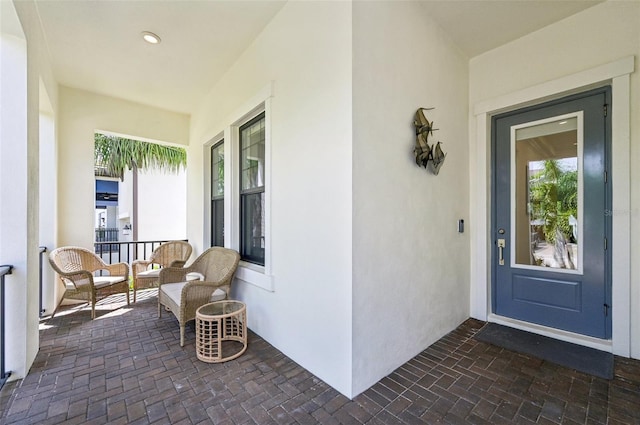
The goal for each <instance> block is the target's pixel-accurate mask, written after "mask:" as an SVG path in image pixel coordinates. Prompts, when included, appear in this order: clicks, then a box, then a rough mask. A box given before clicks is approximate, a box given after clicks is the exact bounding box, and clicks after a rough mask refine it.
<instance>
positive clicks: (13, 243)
mask: <svg viewBox="0 0 640 425" xmlns="http://www.w3.org/2000/svg"><path fill="white" fill-rule="evenodd" d="M0 8H1V9H0V16H1V19H2V26H1V29H2V34H1V37H2V41H1V43H2V48H1V49H0V55H1V60H0V66H1V68H2V69H1V71H0V75H1V76H2V79H1V84H2V88H1V91H2V96H1V97H0V102H1V107H0V110H1V111H2V112H1V116H0V121H1V125H0V127H1V131H2V134H1V137H0V170H2V171H1V173H0V197H1V198H2V200H3V201H2V203H1V204H0V205H1V206H0V261H1V262H2V263H3V264H11V265H13V266H14V271H13V273H12V274H11V275H9V276H7V278H6V294H5V296H6V299H5V300H4V302H5V305H7V306H8V307H7V311H6V323H5V327H6V341H7V342H8V344H7V347H6V370H7V371H11V372H12V375H11V378H10V379H11V380H13V379H18V378H22V377H24V376H25V375H26V373H27V372H28V370H29V367H30V366H31V363H32V362H33V359H34V358H35V356H36V353H37V352H38V348H39V337H38V310H39V303H38V291H39V287H38V261H39V252H38V245H39V214H40V207H39V204H40V200H39V150H40V90H46V91H47V95H48V97H49V101H50V104H51V105H50V106H51V108H50V112H53V111H55V110H56V107H57V86H56V84H55V80H54V79H53V74H52V71H51V67H50V64H49V62H48V58H47V55H48V51H47V49H46V44H45V43H44V38H43V35H42V32H41V28H40V26H39V19H38V16H37V12H36V8H35V5H34V4H33V2H31V1H25V2H18V3H15V4H14V3H13V2H2V5H1V6H0ZM27 41H28V42H27ZM41 82H42V83H41Z"/></svg>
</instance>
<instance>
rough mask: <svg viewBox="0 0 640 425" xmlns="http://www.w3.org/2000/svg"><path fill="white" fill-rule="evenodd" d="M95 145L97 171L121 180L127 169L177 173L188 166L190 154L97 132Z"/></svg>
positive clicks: (177, 149)
mask: <svg viewBox="0 0 640 425" xmlns="http://www.w3.org/2000/svg"><path fill="white" fill-rule="evenodd" d="M94 142H95V154H94V160H95V166H96V168H104V169H106V171H107V174H108V175H111V176H117V177H120V179H121V180H122V179H123V178H124V171H125V170H126V169H133V168H137V169H141V170H144V169H147V170H148V169H162V170H166V171H168V172H172V173H177V172H178V171H180V169H181V168H186V166H187V152H186V150H185V149H183V148H178V147H173V146H163V145H158V144H156V143H148V142H140V141H136V140H131V139H125V138H122V137H116V136H109V135H105V134H99V133H96V135H95V140H94Z"/></svg>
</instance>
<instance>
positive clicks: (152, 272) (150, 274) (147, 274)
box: [136, 269, 204, 280]
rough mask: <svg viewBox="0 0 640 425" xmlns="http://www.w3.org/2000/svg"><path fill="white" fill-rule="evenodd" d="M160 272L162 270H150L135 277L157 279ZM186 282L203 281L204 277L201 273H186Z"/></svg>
mask: <svg viewBox="0 0 640 425" xmlns="http://www.w3.org/2000/svg"><path fill="white" fill-rule="evenodd" d="M160 270H162V269H150V270H145V271H143V272H140V273H137V274H136V276H137V277H156V278H157V277H159V276H160ZM187 280H204V276H203V275H202V273H198V272H191V273H187Z"/></svg>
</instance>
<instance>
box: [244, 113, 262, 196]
mask: <svg viewBox="0 0 640 425" xmlns="http://www.w3.org/2000/svg"><path fill="white" fill-rule="evenodd" d="M264 163H265V132H264V115H261V116H259V117H258V118H257V121H256V120H253V121H250V122H249V123H248V124H246V125H245V126H243V127H241V128H240V169H241V180H242V181H241V185H240V188H241V190H248V189H256V188H259V187H263V186H264Z"/></svg>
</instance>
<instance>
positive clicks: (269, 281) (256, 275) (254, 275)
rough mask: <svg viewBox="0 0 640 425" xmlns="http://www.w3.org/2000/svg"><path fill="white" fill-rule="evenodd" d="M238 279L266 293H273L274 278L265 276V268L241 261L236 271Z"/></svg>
mask: <svg viewBox="0 0 640 425" xmlns="http://www.w3.org/2000/svg"><path fill="white" fill-rule="evenodd" d="M236 279H239V280H242V281H243V282H247V283H249V284H251V285H254V286H257V287H258V288H261V289H264V290H265V291H269V292H273V291H274V290H273V276H270V275H268V274H265V269H264V267H263V266H258V265H256V264H251V263H247V262H244V261H240V264H239V265H238V269H237V270H236Z"/></svg>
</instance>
